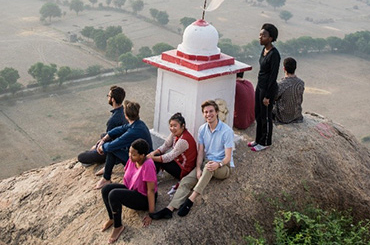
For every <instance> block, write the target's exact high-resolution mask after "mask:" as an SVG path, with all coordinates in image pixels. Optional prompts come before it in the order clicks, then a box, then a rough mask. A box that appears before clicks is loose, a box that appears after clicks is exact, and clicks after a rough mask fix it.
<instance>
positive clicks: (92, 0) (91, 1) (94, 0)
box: [89, 0, 98, 7]
mask: <svg viewBox="0 0 370 245" xmlns="http://www.w3.org/2000/svg"><path fill="white" fill-rule="evenodd" d="M89 2H90V3H91V4H92V5H93V7H94V5H95V3H97V2H98V0H89Z"/></svg>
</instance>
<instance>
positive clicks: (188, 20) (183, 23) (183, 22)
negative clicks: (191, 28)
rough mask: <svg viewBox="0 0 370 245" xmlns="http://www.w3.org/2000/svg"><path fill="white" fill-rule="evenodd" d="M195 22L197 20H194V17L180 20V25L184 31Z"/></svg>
mask: <svg viewBox="0 0 370 245" xmlns="http://www.w3.org/2000/svg"><path fill="white" fill-rule="evenodd" d="M194 21H196V19H195V18H192V17H183V18H181V19H180V24H181V25H183V27H184V30H185V28H186V27H187V26H188V25H190V24H191V23H193V22H194Z"/></svg>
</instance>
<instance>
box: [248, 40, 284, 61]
mask: <svg viewBox="0 0 370 245" xmlns="http://www.w3.org/2000/svg"><path fill="white" fill-rule="evenodd" d="M242 50H243V51H242V59H241V60H242V61H247V60H252V59H254V58H255V57H258V56H259V55H260V53H261V45H260V42H259V41H258V40H253V41H252V42H250V43H248V44H247V45H244V46H242ZM279 51H280V49H279Z"/></svg>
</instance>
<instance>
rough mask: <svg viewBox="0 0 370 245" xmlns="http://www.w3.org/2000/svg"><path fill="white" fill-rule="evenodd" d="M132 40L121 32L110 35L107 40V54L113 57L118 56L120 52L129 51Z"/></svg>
mask: <svg viewBox="0 0 370 245" xmlns="http://www.w3.org/2000/svg"><path fill="white" fill-rule="evenodd" d="M132 46H133V44H132V41H131V40H130V39H129V38H128V37H127V36H126V35H125V34H123V33H120V34H118V35H116V36H114V37H111V38H109V39H108V41H107V56H108V57H110V58H113V59H116V58H118V57H119V56H120V55H121V54H124V53H127V52H130V51H131V49H132Z"/></svg>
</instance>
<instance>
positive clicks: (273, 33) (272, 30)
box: [261, 23, 279, 42]
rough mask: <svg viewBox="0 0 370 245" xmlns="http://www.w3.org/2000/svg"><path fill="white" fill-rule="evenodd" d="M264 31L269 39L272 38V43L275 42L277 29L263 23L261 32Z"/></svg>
mask: <svg viewBox="0 0 370 245" xmlns="http://www.w3.org/2000/svg"><path fill="white" fill-rule="evenodd" d="M262 29H263V30H265V31H267V32H268V33H269V35H270V37H271V38H272V42H275V41H276V39H277V38H278V34H279V32H278V29H277V28H276V26H274V25H273V24H270V23H265V24H263V26H262V28H261V30H262Z"/></svg>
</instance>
